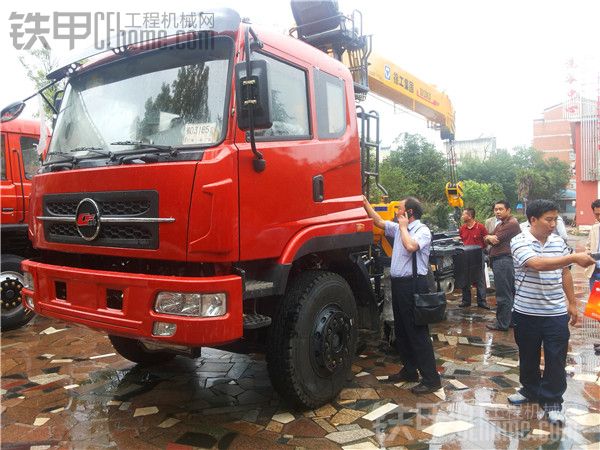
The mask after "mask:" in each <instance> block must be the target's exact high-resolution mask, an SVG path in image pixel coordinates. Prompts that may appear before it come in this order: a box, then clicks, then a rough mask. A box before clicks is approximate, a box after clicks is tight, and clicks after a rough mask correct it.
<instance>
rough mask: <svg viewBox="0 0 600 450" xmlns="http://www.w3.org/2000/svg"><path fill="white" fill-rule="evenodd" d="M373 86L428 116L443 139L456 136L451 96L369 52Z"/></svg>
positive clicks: (385, 94) (370, 80)
mask: <svg viewBox="0 0 600 450" xmlns="http://www.w3.org/2000/svg"><path fill="white" fill-rule="evenodd" d="M368 81H369V90H370V91H371V92H373V93H374V94H377V95H380V96H382V97H384V98H387V99H389V100H391V101H393V102H394V103H397V104H400V105H402V106H404V107H405V108H408V109H410V110H411V111H414V112H416V113H417V114H420V115H421V116H423V117H425V118H426V119H427V120H428V122H429V124H430V126H431V127H433V128H436V129H439V130H440V134H441V137H442V139H443V140H453V139H454V131H455V127H454V108H453V107H452V102H451V101H450V99H449V98H448V96H447V95H446V94H445V93H443V92H441V91H439V90H438V89H436V88H435V86H432V85H430V84H427V83H425V82H424V81H422V80H420V79H419V78H417V77H416V76H414V75H412V74H410V73H408V72H407V71H405V70H404V69H402V68H401V67H399V66H398V65H396V64H394V63H393V62H391V61H389V60H387V59H385V58H383V57H381V56H379V55H377V54H371V55H370V56H369V67H368Z"/></svg>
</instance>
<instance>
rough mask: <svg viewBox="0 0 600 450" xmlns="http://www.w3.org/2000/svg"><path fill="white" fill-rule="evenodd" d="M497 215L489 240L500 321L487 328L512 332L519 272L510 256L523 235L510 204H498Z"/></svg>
mask: <svg viewBox="0 0 600 450" xmlns="http://www.w3.org/2000/svg"><path fill="white" fill-rule="evenodd" d="M494 214H495V215H496V218H497V219H499V220H500V223H499V224H498V225H496V228H495V229H494V233H493V234H489V235H487V236H486V237H485V242H486V243H487V244H490V245H491V246H492V248H491V249H490V264H491V266H492V271H493V272H494V284H495V286H496V320H495V321H494V322H492V323H489V324H487V325H486V327H487V328H488V329H490V330H496V331H508V328H509V327H510V326H511V325H512V307H513V300H514V294H515V269H514V266H513V261H512V256H511V253H510V240H511V239H512V238H513V237H515V236H516V235H517V234H521V227H520V226H519V222H517V219H515V218H514V217H513V216H512V215H511V213H510V204H509V203H508V202H507V201H506V200H500V201H498V202H496V203H495V204H494Z"/></svg>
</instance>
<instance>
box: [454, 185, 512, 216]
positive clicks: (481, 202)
mask: <svg viewBox="0 0 600 450" xmlns="http://www.w3.org/2000/svg"><path fill="white" fill-rule="evenodd" d="M463 192H464V197H463V198H464V201H465V208H473V209H475V218H476V219H477V220H478V221H479V222H481V223H483V222H484V221H485V219H487V218H488V217H490V216H491V208H492V205H493V204H494V202H495V201H497V200H498V199H500V198H502V196H503V195H504V193H503V191H502V187H501V186H500V185H499V184H497V183H479V182H478V181H474V180H466V181H464V190H463Z"/></svg>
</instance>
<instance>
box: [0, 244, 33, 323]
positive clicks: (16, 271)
mask: <svg viewBox="0 0 600 450" xmlns="http://www.w3.org/2000/svg"><path fill="white" fill-rule="evenodd" d="M23 259H25V258H22V257H20V256H16V255H2V274H1V275H0V290H1V293H0V296H1V301H2V329H3V330H14V329H15V328H19V327H22V326H23V325H25V324H26V323H27V322H29V321H30V320H31V319H32V318H33V316H34V314H33V311H31V310H30V309H27V308H25V307H24V306H23V302H22V301H21V290H22V289H23V271H22V270H21V261H23Z"/></svg>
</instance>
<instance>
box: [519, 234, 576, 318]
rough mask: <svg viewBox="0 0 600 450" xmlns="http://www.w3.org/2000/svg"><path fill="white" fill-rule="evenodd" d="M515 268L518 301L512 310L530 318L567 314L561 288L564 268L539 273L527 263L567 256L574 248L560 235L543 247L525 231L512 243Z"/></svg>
mask: <svg viewBox="0 0 600 450" xmlns="http://www.w3.org/2000/svg"><path fill="white" fill-rule="evenodd" d="M510 250H511V253H512V257H513V263H514V266H515V302H514V305H513V309H514V310H515V311H517V312H519V313H522V314H528V315H530V316H561V315H563V314H566V313H567V299H566V296H565V292H564V291H563V287H562V271H563V269H562V268H560V269H556V270H544V271H539V272H538V271H537V270H533V269H532V268H530V267H527V266H526V265H525V263H526V262H527V261H528V260H529V259H531V258H534V257H536V256H539V257H541V258H553V257H559V256H566V255H569V254H570V253H571V249H570V248H569V247H568V246H567V244H566V243H565V241H563V240H562V238H560V237H559V236H557V235H555V234H551V235H550V236H548V239H547V240H546V243H545V244H544V245H542V243H541V242H540V241H538V240H537V239H536V238H535V237H534V236H533V235H532V234H531V232H530V231H529V229H526V230H523V232H522V233H521V234H518V235H517V236H515V237H514V238H512V239H511V241H510Z"/></svg>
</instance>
